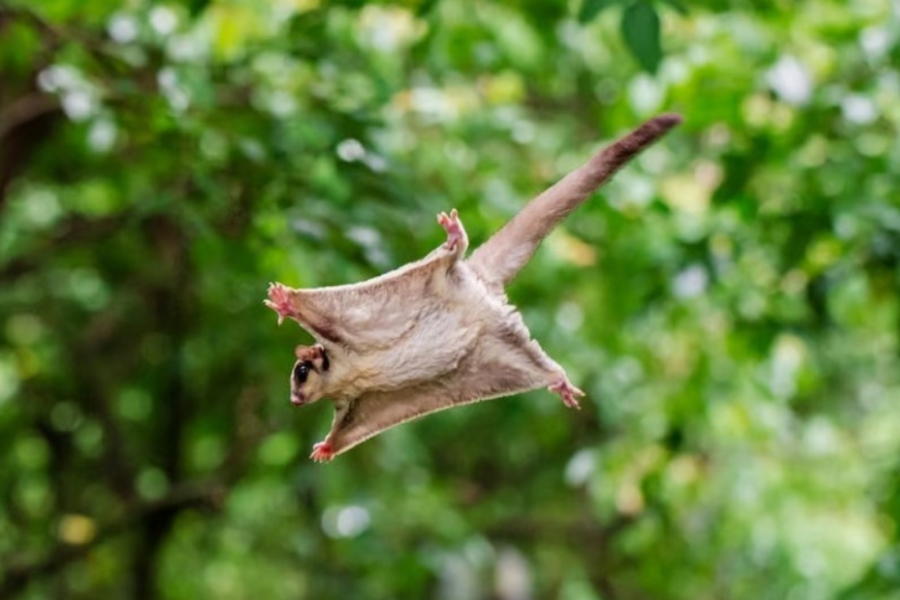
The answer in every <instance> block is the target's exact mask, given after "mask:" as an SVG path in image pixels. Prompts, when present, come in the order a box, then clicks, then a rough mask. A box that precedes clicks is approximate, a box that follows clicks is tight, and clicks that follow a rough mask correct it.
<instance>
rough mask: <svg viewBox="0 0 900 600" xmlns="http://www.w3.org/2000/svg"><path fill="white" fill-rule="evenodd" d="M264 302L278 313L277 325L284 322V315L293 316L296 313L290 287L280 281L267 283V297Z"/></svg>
mask: <svg viewBox="0 0 900 600" xmlns="http://www.w3.org/2000/svg"><path fill="white" fill-rule="evenodd" d="M264 302H265V305H266V306H268V307H269V308H271V309H272V310H274V311H275V312H277V313H278V324H279V325H281V323H282V322H284V318H285V317H293V316H295V314H296V311H295V310H294V304H293V301H292V300H291V291H290V288H288V287H287V286H286V285H283V284H281V283H270V284H269V299H268V300H265V301H264Z"/></svg>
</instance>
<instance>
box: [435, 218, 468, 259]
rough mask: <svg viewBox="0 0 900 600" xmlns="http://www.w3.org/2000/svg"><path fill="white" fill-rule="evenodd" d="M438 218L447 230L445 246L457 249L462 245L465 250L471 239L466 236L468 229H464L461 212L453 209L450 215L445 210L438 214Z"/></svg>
mask: <svg viewBox="0 0 900 600" xmlns="http://www.w3.org/2000/svg"><path fill="white" fill-rule="evenodd" d="M437 220H438V223H440V225H441V227H443V228H444V230H445V231H446V232H447V241H446V242H444V248H446V249H447V250H457V249H458V248H459V247H460V245H461V246H462V247H463V250H465V246H467V245H468V243H469V239H468V237H467V236H466V230H465V229H463V225H462V221H460V220H459V213H457V212H456V209H455V208H454V209H453V210H451V211H450V214H449V215H448V214H447V213H445V212H442V213H440V214H438V216H437Z"/></svg>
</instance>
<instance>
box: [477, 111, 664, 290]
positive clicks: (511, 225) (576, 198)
mask: <svg viewBox="0 0 900 600" xmlns="http://www.w3.org/2000/svg"><path fill="white" fill-rule="evenodd" d="M679 123H681V116H680V115H677V114H663V115H659V116H656V117H653V118H652V119H650V120H649V121H647V122H646V123H644V124H643V125H641V126H640V127H638V128H637V129H635V130H634V131H632V132H631V133H629V134H627V135H626V136H624V137H622V138H620V139H619V140H618V141H616V142H614V143H613V144H612V145H610V146H607V147H606V148H604V149H603V150H601V151H600V152H598V153H597V154H595V155H594V156H593V157H592V158H591V159H590V160H589V161H587V162H586V163H585V164H583V165H581V166H580V167H578V168H577V169H575V170H574V171H572V172H571V173H569V174H568V175H566V176H565V177H563V178H562V179H561V180H559V181H558V182H557V183H556V184H555V185H553V186H552V187H550V188H549V189H548V190H547V191H545V192H544V193H543V194H541V195H540V196H538V197H537V198H535V199H534V200H532V201H531V202H529V203H528V204H527V205H526V206H525V208H523V209H522V210H521V211H520V212H519V214H517V215H516V216H515V217H513V218H512V219H510V221H509V222H508V223H507V224H506V225H504V226H503V227H502V228H501V229H500V231H498V232H497V233H496V234H494V235H493V236H492V237H491V238H490V239H489V240H488V241H486V242H485V243H484V244H482V245H481V246H479V248H478V249H477V250H475V252H473V253H472V256H471V257H469V260H468V262H469V265H470V266H471V267H472V268H473V269H475V271H476V272H477V273H479V275H481V276H482V277H483V278H484V279H485V280H486V281H487V282H488V283H489V284H491V285H494V286H496V285H499V286H501V287H502V286H505V285H506V284H507V283H509V281H510V280H512V278H513V277H515V276H516V274H517V273H518V272H519V271H520V270H521V269H522V267H524V266H525V265H526V264H528V261H529V260H530V259H531V256H532V255H533V254H534V251H535V250H537V247H538V246H539V245H540V243H541V240H543V239H544V238H545V237H547V235H548V234H549V233H550V232H551V231H552V230H553V228H554V227H556V225H557V224H558V223H559V222H560V221H562V220H563V219H564V218H565V217H566V216H567V215H568V214H569V213H570V212H572V211H573V210H575V209H576V208H578V207H579V206H580V205H581V203H582V202H584V201H585V200H587V199H588V197H589V196H590V195H591V194H592V193H593V192H594V190H596V189H597V188H598V187H600V186H601V185H603V184H604V183H606V182H607V181H608V180H609V178H610V177H612V176H613V174H614V173H615V172H616V171H618V170H619V168H620V167H622V166H623V165H624V164H625V163H627V162H628V161H630V160H631V159H632V158H634V157H635V156H636V155H637V154H638V153H639V152H641V151H642V150H644V149H645V148H647V147H648V146H650V145H651V144H653V143H654V142H655V141H657V140H658V139H660V138H661V137H662V136H663V135H665V134H666V133H667V132H668V131H669V130H670V129H672V128H673V127H675V126H676V125H678V124H679Z"/></svg>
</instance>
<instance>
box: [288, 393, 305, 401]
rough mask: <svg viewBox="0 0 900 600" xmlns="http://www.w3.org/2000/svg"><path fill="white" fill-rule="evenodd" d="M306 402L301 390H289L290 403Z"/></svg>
mask: <svg viewBox="0 0 900 600" xmlns="http://www.w3.org/2000/svg"><path fill="white" fill-rule="evenodd" d="M304 402H306V398H304V397H303V392H291V404H303V403H304Z"/></svg>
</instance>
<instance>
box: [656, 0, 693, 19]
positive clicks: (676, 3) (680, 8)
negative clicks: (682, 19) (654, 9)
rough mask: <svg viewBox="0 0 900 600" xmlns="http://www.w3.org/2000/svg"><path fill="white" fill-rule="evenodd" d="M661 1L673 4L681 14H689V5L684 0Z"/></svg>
mask: <svg viewBox="0 0 900 600" xmlns="http://www.w3.org/2000/svg"><path fill="white" fill-rule="evenodd" d="M660 1H661V2H664V3H666V4H668V5H669V6H671V7H672V8H674V9H675V11H676V12H678V13H679V14H681V16H687V14H688V7H687V5H686V4H685V3H684V2H682V1H681V0H660Z"/></svg>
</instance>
